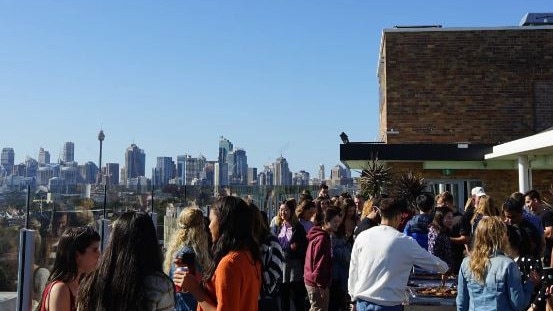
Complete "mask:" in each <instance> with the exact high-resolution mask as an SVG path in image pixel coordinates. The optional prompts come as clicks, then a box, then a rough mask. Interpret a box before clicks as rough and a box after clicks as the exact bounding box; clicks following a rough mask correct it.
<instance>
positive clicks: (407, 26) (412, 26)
mask: <svg viewBox="0 0 553 311" xmlns="http://www.w3.org/2000/svg"><path fill="white" fill-rule="evenodd" d="M394 28H442V25H396V26H394Z"/></svg>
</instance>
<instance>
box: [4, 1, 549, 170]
mask: <svg viewBox="0 0 553 311" xmlns="http://www.w3.org/2000/svg"><path fill="white" fill-rule="evenodd" d="M528 12H553V2H551V0H548V1H545V0H541V1H536V0H525V1H504V0H502V1H498V0H490V1H482V0H478V1H475V0H463V1H443V0H441V1H437V0H426V1H413V0H410V1H409V0H405V1H391V0H388V1H373V0H250V1H238V0H236V1H235V0H179V1H173V0H164V1H159V0H158V1H154V0H151V1H141V0H136V1H75V0H71V1H63V0H57V1H47V0H41V1H25V0H22V1H16V0H10V1H5V0H0V116H2V117H1V119H0V133H1V135H0V148H4V147H12V148H14V150H15V160H16V161H15V162H16V163H21V162H23V161H24V159H25V157H26V156H31V157H33V158H35V159H36V158H38V150H39V148H40V147H43V148H45V149H46V150H48V151H49V152H50V154H51V158H52V161H55V160H56V159H58V158H59V156H60V153H61V149H62V146H63V143H64V142H66V141H72V142H74V143H75V160H76V161H78V162H80V163H84V162H86V161H93V162H95V163H97V162H98V154H99V142H98V140H97V135H98V132H99V130H100V129H103V131H104V132H105V135H106V138H105V140H104V144H103V159H102V162H103V163H106V162H116V163H120V165H121V167H122V166H123V165H124V152H125V149H126V148H127V147H128V146H130V144H132V143H135V144H136V145H138V146H139V147H140V148H142V149H143V150H144V151H145V153H146V162H147V165H146V172H147V173H146V174H147V175H148V176H150V175H151V168H152V167H154V166H155V161H156V157H158V156H171V157H173V158H174V160H176V156H177V155H180V154H190V155H192V156H193V157H196V156H198V155H200V154H203V155H204V156H205V157H206V158H207V159H208V160H216V159H217V154H218V143H219V138H220V136H224V137H226V138H228V139H229V140H230V141H231V142H232V143H233V144H234V147H235V148H236V147H239V148H243V149H245V150H246V153H247V156H248V164H249V166H250V167H257V168H258V170H261V169H262V168H263V165H265V164H268V163H271V162H274V161H275V160H276V158H278V157H279V156H281V155H282V156H283V157H285V158H286V159H287V160H288V163H289V167H290V169H291V170H292V171H293V172H297V171H299V170H302V169H303V170H307V171H308V172H310V173H311V174H312V176H313V177H316V174H317V171H318V166H319V164H324V165H325V167H326V174H327V176H328V175H329V174H330V169H331V168H332V167H334V166H335V165H337V164H339V163H340V162H339V160H340V155H339V144H340V143H341V140H340V138H339V134H340V133H341V132H342V131H344V132H345V133H347V134H348V136H349V139H350V141H352V142H367V141H378V134H377V132H378V126H379V124H378V102H379V92H378V87H379V85H378V77H377V75H376V72H377V65H378V56H379V46H380V38H381V35H382V30H383V29H385V28H392V27H394V26H395V25H442V26H443V27H501V26H517V25H518V24H519V22H520V20H521V19H522V17H523V16H524V14H525V13H528ZM354 174H355V173H354Z"/></svg>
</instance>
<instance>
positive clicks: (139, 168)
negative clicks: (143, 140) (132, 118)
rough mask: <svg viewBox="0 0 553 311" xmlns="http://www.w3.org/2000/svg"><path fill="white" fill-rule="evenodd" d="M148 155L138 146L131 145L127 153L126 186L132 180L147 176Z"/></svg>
mask: <svg viewBox="0 0 553 311" xmlns="http://www.w3.org/2000/svg"><path fill="white" fill-rule="evenodd" d="M145 173H146V154H145V153H144V150H142V149H140V148H138V146H137V145H135V144H132V145H130V146H129V147H128V148H127V150H126V151H125V184H126V183H127V180H129V179H131V178H137V177H140V176H145V175H146V174H145Z"/></svg>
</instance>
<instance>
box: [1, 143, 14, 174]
mask: <svg viewBox="0 0 553 311" xmlns="http://www.w3.org/2000/svg"><path fill="white" fill-rule="evenodd" d="M14 164H15V151H13V148H2V155H0V165H2V166H3V167H4V169H5V170H6V175H11V173H12V170H13V165H14Z"/></svg>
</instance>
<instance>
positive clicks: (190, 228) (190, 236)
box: [163, 207, 211, 273]
mask: <svg viewBox="0 0 553 311" xmlns="http://www.w3.org/2000/svg"><path fill="white" fill-rule="evenodd" d="M177 227H178V229H177V230H176V231H175V232H173V234H172V235H171V237H170V239H169V241H170V242H169V246H168V248H167V251H166V252H165V262H164V264H163V270H164V271H165V273H169V269H170V268H171V263H172V262H173V259H174V258H175V255H176V253H177V252H178V251H179V250H180V249H181V248H182V247H184V246H189V247H190V248H192V250H194V253H195V254H196V260H197V261H198V263H199V264H200V266H201V267H202V269H204V270H205V269H207V268H208V267H209V265H210V263H211V259H210V257H209V246H208V239H209V237H208V232H207V230H206V228H205V224H204V215H203V213H202V211H201V210H200V209H199V208H196V207H188V208H185V209H184V210H183V211H182V212H181V213H180V214H179V219H178V222H177Z"/></svg>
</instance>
